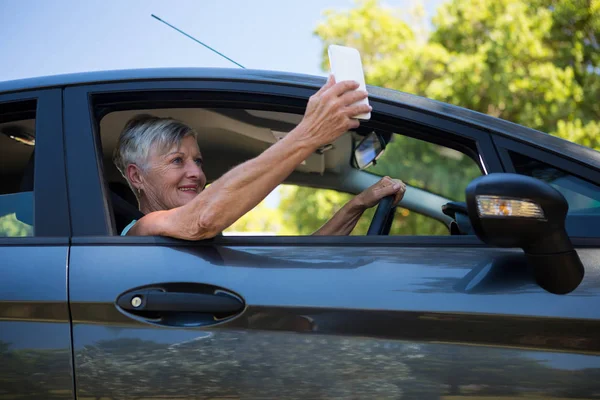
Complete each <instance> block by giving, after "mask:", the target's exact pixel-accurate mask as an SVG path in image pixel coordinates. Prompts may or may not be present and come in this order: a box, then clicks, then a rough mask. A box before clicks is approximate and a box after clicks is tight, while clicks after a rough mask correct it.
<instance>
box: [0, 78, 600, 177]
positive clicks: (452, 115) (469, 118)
mask: <svg viewBox="0 0 600 400" xmlns="http://www.w3.org/2000/svg"><path fill="white" fill-rule="evenodd" d="M164 79H171V80H182V79H183V80H185V79H224V80H234V81H235V80H239V81H246V82H268V83H279V84H283V85H288V86H289V85H291V86H299V87H310V88H315V89H316V88H319V87H320V86H322V85H323V84H324V83H325V78H324V77H320V76H314V75H305V74H298V73H291V72H281V71H266V70H253V69H233V68H147V69H127V70H111V71H95V72H81V73H73V74H63V75H52V76H43V77H35V78H27V79H19V80H13V81H4V82H0V94H3V93H7V92H17V91H27V90H38V89H42V88H52V87H66V86H75V85H87V84H100V83H111V82H122V81H139V80H164ZM368 91H369V96H370V97H371V98H373V99H378V100H383V101H386V102H394V103H396V104H399V105H402V106H404V107H407V108H412V109H415V110H419V111H422V112H426V113H429V114H433V115H437V116H443V117H446V118H449V119H454V120H457V121H461V122H463V123H466V124H469V125H473V126H476V127H479V128H483V129H486V130H489V131H491V132H494V133H497V134H500V135H502V136H505V137H508V138H511V139H515V140H519V141H523V142H526V143H528V144H531V145H533V146H535V147H541V148H544V149H547V150H550V151H553V152H555V153H557V154H563V155H565V156H568V157H569V158H571V159H573V160H574V161H576V162H580V163H584V164H586V165H590V166H593V167H595V168H597V169H600V152H597V151H595V150H592V149H590V148H589V147H585V146H581V145H578V144H576V143H573V142H569V141H567V140H564V139H561V138H559V137H556V136H552V135H549V134H546V133H544V132H540V131H537V130H535V129H531V128H527V127H525V126H523V125H518V124H515V123H512V122H509V121H506V120H503V119H500V118H496V117H493V116H490V115H487V114H483V113H480V112H477V111H473V110H469V109H466V108H462V107H458V106H455V105H451V104H447V103H443V102H440V101H436V100H432V99H428V98H424V97H420V96H417V95H413V94H409V93H404V92H400V91H397V90H392V89H386V88H381V87H377V86H368Z"/></svg>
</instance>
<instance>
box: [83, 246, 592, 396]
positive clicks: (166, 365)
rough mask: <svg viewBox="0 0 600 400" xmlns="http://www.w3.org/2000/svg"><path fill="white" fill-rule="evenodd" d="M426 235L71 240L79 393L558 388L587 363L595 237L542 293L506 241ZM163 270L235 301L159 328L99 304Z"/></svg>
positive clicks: (566, 390) (158, 278)
mask: <svg viewBox="0 0 600 400" xmlns="http://www.w3.org/2000/svg"><path fill="white" fill-rule="evenodd" d="M340 242H341V241H340ZM432 250H433V249H431V248H419V247H402V246H382V247H376V248H372V247H365V246H357V245H352V246H344V245H342V244H339V245H338V246H331V245H323V246H319V245H313V246H305V247H302V248H298V247H295V246H293V245H285V244H281V245H277V246H275V245H274V246H266V247H261V246H252V247H244V246H218V245H215V246H210V245H206V246H194V245H191V244H181V245H180V246H177V245H172V246H168V247H167V246H165V247H163V246H160V247H154V246H142V247H139V246H136V245H128V246H123V245H115V246H110V247H108V246H106V245H99V244H85V240H81V241H79V243H78V244H76V245H75V246H74V247H73V248H72V253H71V265H73V266H76V265H82V264H85V265H86V267H85V268H73V270H72V273H71V287H72V290H71V301H72V310H73V324H74V325H73V335H74V349H75V360H76V361H75V365H76V371H77V388H78V393H79V394H80V395H81V396H84V395H90V394H93V395H95V396H104V395H106V394H105V393H106V391H110V390H113V391H114V392H113V393H114V394H113V395H114V396H116V397H123V398H134V397H136V396H139V397H145V396H151V394H152V393H154V394H156V395H157V396H158V395H159V394H160V395H164V396H168V395H171V396H175V395H177V396H183V398H210V397H211V396H217V395H220V396H231V397H232V398H244V399H245V398H248V399H253V398H293V399H295V398H298V399H300V398H336V397H341V398H352V397H351V396H355V397H354V398H373V397H376V398H386V399H387V398H390V399H391V398H439V396H441V395H442V394H443V393H444V392H448V391H449V392H450V393H451V392H452V391H453V390H454V391H456V393H458V392H459V390H460V386H464V385H468V384H472V385H485V386H487V387H488V389H487V390H488V391H490V392H493V393H496V394H498V395H515V394H517V393H521V394H525V393H532V392H537V393H541V394H542V395H543V396H550V395H561V396H562V397H566V398H569V397H571V396H575V393H576V392H577V390H579V389H580V384H581V382H582V381H585V380H586V379H589V380H592V379H594V377H596V376H598V375H597V374H598V373H599V372H600V358H598V357H597V356H595V354H597V352H598V351H599V350H600V337H598V335H597V334H596V333H597V332H598V331H599V328H600V322H599V319H600V310H599V309H598V308H596V307H589V306H586V305H589V304H592V303H596V302H598V300H599V299H598V297H600V290H599V288H600V286H598V281H599V280H600V271H599V270H598V269H597V268H594V267H593V266H595V265H598V261H600V260H599V259H598V253H597V251H595V250H581V251H580V254H581V257H582V259H583V261H584V263H585V265H586V267H588V271H589V272H588V274H587V275H586V278H585V281H584V283H583V284H582V286H581V287H580V288H578V289H577V291H576V293H575V294H574V295H571V296H556V295H552V294H549V293H547V292H545V291H543V290H542V289H540V288H539V287H538V286H537V285H536V284H535V281H534V280H533V277H532V275H531V272H530V271H529V270H528V268H527V266H526V265H524V260H523V256H522V254H520V252H518V251H513V250H493V249H488V248H485V247H475V248H471V247H466V248H462V249H456V248H451V247H448V248H446V249H444V250H443V251H432ZM438 250H441V249H438ZM307 254H310V258H307V256H306V255H307ZM142 255H143V257H142ZM167 260H168V261H167ZM165 263H166V264H165ZM167 265H168V267H167ZM117 276H118V278H119V279H118V280H114V277H117ZM178 281H185V282H198V283H204V284H211V285H215V286H220V287H225V288H227V289H228V290H232V291H234V292H236V293H240V294H242V295H243V296H244V300H245V302H246V305H247V309H246V311H245V312H244V313H243V314H241V315H240V316H239V317H238V318H236V319H235V320H233V321H230V322H227V323H222V324H219V323H215V324H214V325H206V327H204V328H185V327H179V328H172V327H164V326H161V325H160V323H158V324H153V323H150V324H148V323H144V322H140V321H139V320H137V319H132V318H129V317H127V314H126V313H125V312H123V311H119V310H118V309H117V308H115V306H114V302H115V299H116V298H117V297H118V296H119V295H120V294H121V293H123V292H125V291H127V290H129V289H130V288H134V287H137V286H141V285H146V284H150V283H157V284H158V283H161V282H178ZM475 371H480V372H475ZM527 371H530V373H535V374H536V375H534V376H532V375H530V374H527V373H525V372H527ZM574 374H577V376H578V380H572V379H573V375H574ZM122 375H126V376H128V379H127V380H121V381H119V382H118V383H116V384H114V382H115V380H116V378H118V377H119V376H122ZM111 382H113V383H111ZM548 382H557V383H555V384H554V385H549V384H548ZM447 386H448V387H449V389H448V387H447ZM598 389H600V383H598V382H597V381H596V384H595V385H592V384H590V389H589V390H590V391H591V392H593V391H595V390H598ZM401 394H404V396H405V397H400V395H401Z"/></svg>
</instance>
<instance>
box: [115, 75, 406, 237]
mask: <svg viewBox="0 0 600 400" xmlns="http://www.w3.org/2000/svg"><path fill="white" fill-rule="evenodd" d="M357 88H358V84H357V83H356V82H352V81H344V82H339V83H335V81H334V79H333V78H332V77H330V78H329V79H328V81H327V83H326V84H325V85H324V86H323V87H322V88H321V89H320V90H319V91H318V92H317V93H315V94H314V95H313V96H311V98H310V99H309V102H308V105H307V108H306V112H305V114H304V117H303V119H302V121H301V122H300V124H298V126H296V128H294V129H293V130H292V131H291V132H290V133H289V134H287V135H286V136H285V137H284V138H283V139H282V140H280V141H278V142H277V143H275V144H274V145H273V146H271V147H269V148H268V149H267V150H265V151H264V152H263V153H262V154H260V155H259V156H258V157H256V158H254V159H251V160H249V161H246V162H244V163H243V164H240V165H238V166H237V167H235V168H233V169H232V170H230V171H229V172H227V173H226V174H224V175H223V176H222V177H221V178H219V179H217V180H216V181H214V182H213V183H212V184H211V185H210V186H209V187H207V188H205V185H206V176H205V175H204V172H203V170H202V162H203V161H202V154H201V152H200V149H199V147H198V142H197V138H196V132H195V131H194V130H193V129H192V128H190V127H189V126H187V125H185V124H183V123H182V122H179V121H176V120H173V119H170V118H158V117H152V116H149V115H140V116H136V117H134V118H132V119H131V120H130V121H129V122H128V123H127V124H126V126H125V128H124V130H123V132H122V133H121V135H120V137H119V143H118V146H117V149H116V151H115V157H114V161H115V164H116V166H117V168H118V169H119V170H120V171H121V173H122V174H123V176H124V177H125V179H126V180H127V182H128V184H129V186H130V187H131V188H132V190H133V191H134V193H135V195H136V197H137V200H138V203H139V209H140V211H141V212H142V213H144V214H145V215H144V217H142V218H140V219H139V220H137V221H136V220H134V221H132V222H131V223H130V224H129V225H128V226H127V227H126V228H125V229H124V230H123V232H122V233H121V234H122V235H139V236H144V235H161V236H169V237H174V238H179V239H186V240H200V239H207V238H211V237H214V236H216V235H217V234H219V233H220V232H221V231H223V230H224V229H225V228H227V227H228V226H230V225H231V224H233V223H234V222H235V221H236V220H237V219H238V218H240V217H241V216H242V215H244V214H245V213H246V212H248V211H250V210H251V209H252V208H254V207H255V206H256V205H257V204H258V203H259V202H260V201H261V200H263V199H264V198H265V197H266V196H267V195H268V194H269V193H270V192H271V191H272V190H273V189H274V188H275V187H276V186H277V185H279V184H280V183H282V182H283V181H284V180H285V178H286V177H287V176H288V175H289V174H291V173H292V171H293V170H294V169H295V168H296V166H298V165H299V164H300V163H301V162H302V161H304V160H305V159H307V158H308V156H309V155H310V154H312V153H313V152H314V151H315V150H316V149H318V148H319V147H321V146H323V145H325V144H328V143H332V142H334V141H335V140H336V139H337V138H338V137H339V136H341V135H342V134H343V133H344V132H346V131H347V130H348V129H353V128H357V127H358V126H359V122H358V120H356V119H353V118H352V117H353V116H355V115H358V114H362V113H366V112H369V111H371V107H370V106H368V105H364V104H362V105H357V104H355V103H356V102H357V101H358V100H361V99H363V98H365V97H366V96H367V93H366V92H364V91H356V90H355V89H357ZM405 190H406V186H405V185H404V183H402V182H401V181H396V180H392V179H390V178H388V177H385V178H383V179H382V180H380V181H379V182H378V183H376V184H375V185H373V186H371V187H370V188H368V189H366V190H365V191H364V192H362V193H360V194H359V195H357V196H355V197H354V198H353V199H352V200H351V201H349V202H348V203H347V204H346V205H344V207H342V208H341V209H340V210H339V211H338V212H337V213H336V214H335V215H334V216H333V217H332V218H331V219H330V220H329V221H328V222H327V223H326V224H325V225H324V226H323V227H321V228H320V229H319V230H318V231H317V232H315V234H320V235H347V234H349V233H350V232H351V231H352V229H353V228H354V226H355V225H356V223H357V221H358V219H359V218H360V216H361V215H362V213H363V212H364V210H366V209H367V208H370V207H373V206H374V205H376V204H377V203H379V201H380V200H381V199H382V198H384V197H386V196H389V195H394V196H395V199H394V202H395V203H396V204H397V203H398V202H399V201H400V200H401V199H402V197H403V195H404V191H405Z"/></svg>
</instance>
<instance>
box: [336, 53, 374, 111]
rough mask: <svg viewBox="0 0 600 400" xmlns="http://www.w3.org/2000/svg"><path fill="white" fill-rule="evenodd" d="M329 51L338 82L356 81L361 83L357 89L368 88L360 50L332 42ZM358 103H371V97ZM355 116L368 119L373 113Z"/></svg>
mask: <svg viewBox="0 0 600 400" xmlns="http://www.w3.org/2000/svg"><path fill="white" fill-rule="evenodd" d="M327 52H328V54H329V66H330V68H331V74H332V75H333V77H334V78H335V81H336V82H341V81H356V82H358V84H359V85H360V86H359V87H358V89H357V90H365V91H366V90H367V85H366V84H365V73H364V71H363V67H362V61H361V60H360V53H359V52H358V50H356V49H355V48H353V47H346V46H338V45H335V44H332V45H330V46H329V48H328V50H327ZM356 104H369V99H368V98H366V99H363V100H360V101H358V102H357V103H356ZM355 118H357V119H362V120H368V119H370V118H371V113H370V112H369V113H366V114H360V115H357V116H356V117H355Z"/></svg>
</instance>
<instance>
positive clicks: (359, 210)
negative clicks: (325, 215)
mask: <svg viewBox="0 0 600 400" xmlns="http://www.w3.org/2000/svg"><path fill="white" fill-rule="evenodd" d="M364 212H365V207H364V206H362V205H361V204H358V202H357V201H356V197H355V198H354V199H352V200H350V201H349V202H348V203H346V204H345V205H344V206H343V207H342V208H341V209H339V210H338V212H336V213H335V214H334V215H333V217H331V219H330V220H329V221H327V222H326V223H325V225H323V226H322V227H320V228H319V229H318V230H317V231H316V232H315V233H313V235H329V236H335V235H349V234H350V233H351V232H352V230H353V229H354V227H355V226H356V223H357V222H358V220H359V219H360V217H361V216H362V215H363V213H364Z"/></svg>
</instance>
